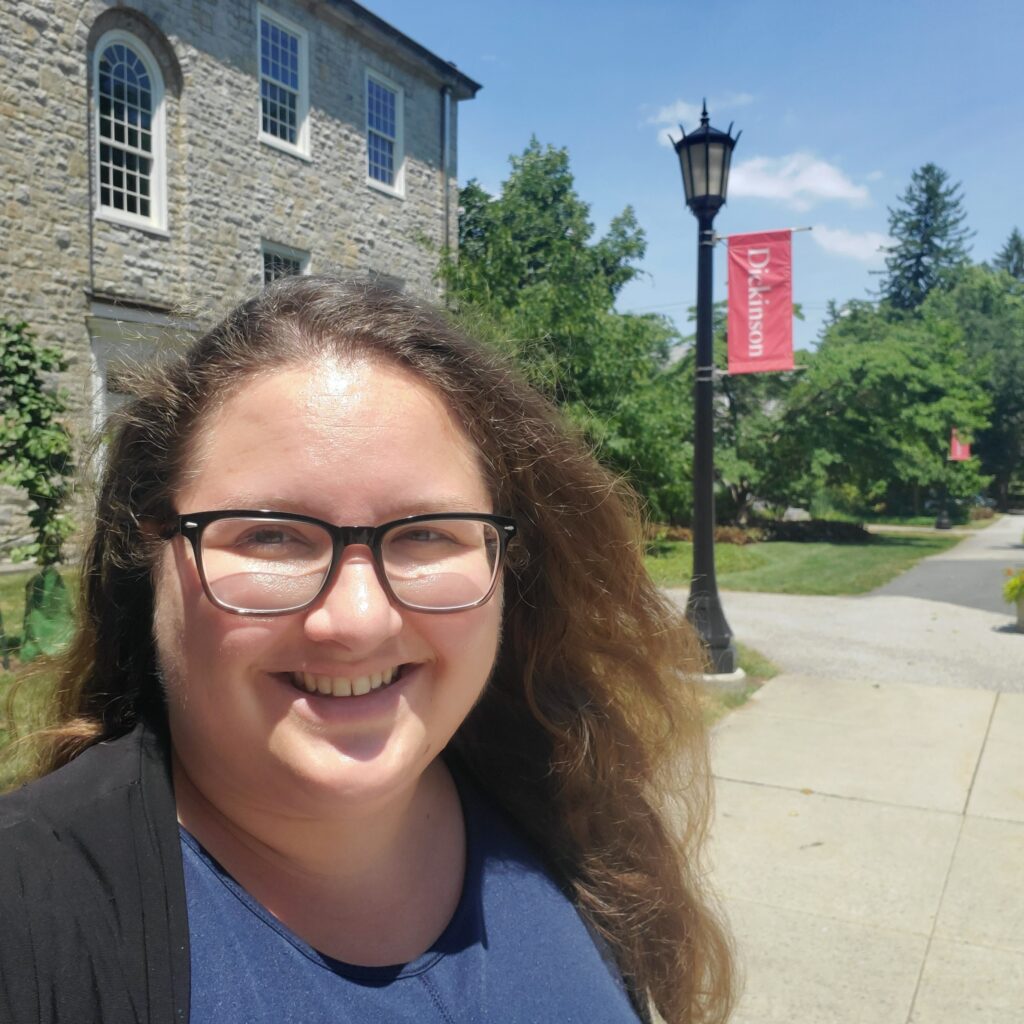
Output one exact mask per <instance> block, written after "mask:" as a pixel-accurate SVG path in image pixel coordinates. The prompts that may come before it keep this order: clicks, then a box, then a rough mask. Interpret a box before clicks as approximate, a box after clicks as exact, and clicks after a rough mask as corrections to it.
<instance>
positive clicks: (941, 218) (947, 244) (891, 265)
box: [882, 163, 972, 311]
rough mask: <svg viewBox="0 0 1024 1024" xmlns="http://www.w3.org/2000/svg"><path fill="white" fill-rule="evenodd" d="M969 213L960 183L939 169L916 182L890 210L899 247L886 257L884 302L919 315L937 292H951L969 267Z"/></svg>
mask: <svg viewBox="0 0 1024 1024" xmlns="http://www.w3.org/2000/svg"><path fill="white" fill-rule="evenodd" d="M966 220H967V214H966V212H965V210H964V205H963V195H962V193H961V191H960V185H959V183H956V184H951V183H950V181H949V175H948V174H947V173H946V172H945V171H944V170H942V168H940V167H937V166H936V165H935V164H931V163H929V164H925V165H924V166H923V167H920V168H918V169H917V170H916V171H914V173H913V174H912V175H911V177H910V184H909V185H908V186H907V188H906V190H905V191H904V193H903V195H902V196H901V197H900V199H899V202H898V205H897V206H896V207H890V208H889V235H890V236H891V237H892V239H893V244H892V245H891V246H890V247H889V249H888V255H887V256H886V258H885V272H884V278H883V282H882V298H883V299H885V300H886V301H887V302H888V303H889V305H890V306H891V307H892V308H893V309H896V310H903V311H912V310H916V309H917V308H918V307H919V306H920V305H921V303H922V302H924V300H925V298H926V296H927V295H928V293H929V292H930V291H931V290H932V289H933V288H936V287H948V286H949V285H950V284H951V283H952V281H953V279H954V278H955V272H956V271H957V270H958V269H959V268H961V267H963V266H964V265H966V263H967V262H968V247H967V242H968V240H969V239H970V238H971V235H972V233H971V232H970V231H968V230H967V228H966V227H965V226H964V224H965V221H966Z"/></svg>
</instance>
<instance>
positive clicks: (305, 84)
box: [256, 4, 312, 160]
mask: <svg viewBox="0 0 1024 1024" xmlns="http://www.w3.org/2000/svg"><path fill="white" fill-rule="evenodd" d="M265 21H266V22H270V23H272V24H274V25H276V26H277V27H278V28H280V29H283V30H284V31H285V32H288V33H290V34H291V35H293V36H295V37H296V38H297V39H298V41H299V93H298V100H297V102H296V106H295V120H296V125H295V127H296V140H297V141H296V142H295V143H294V144H293V143H291V142H287V141H285V140H284V139H280V138H278V137H277V136H276V135H271V134H270V133H269V132H265V131H264V130H263V49H262V39H263V22H265ZM256 127H257V132H258V138H259V141H260V142H262V143H265V144H266V145H268V146H272V147H273V148H274V149H280V150H282V151H283V152H285V153H290V154H291V155H292V156H297V157H299V158H301V159H302V160H311V159H312V158H311V156H310V149H309V33H308V32H307V31H306V30H305V29H304V28H303V27H302V26H301V25H296V24H295V22H294V21H291V20H290V19H288V18H286V17H284V16H283V15H281V14H278V13H277V11H272V10H270V8H268V7H264V6H263V4H257V5H256Z"/></svg>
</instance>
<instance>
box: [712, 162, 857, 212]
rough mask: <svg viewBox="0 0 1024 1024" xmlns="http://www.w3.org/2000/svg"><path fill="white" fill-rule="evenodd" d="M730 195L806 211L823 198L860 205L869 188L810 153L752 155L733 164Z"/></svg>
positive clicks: (730, 175)
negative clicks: (774, 202)
mask: <svg viewBox="0 0 1024 1024" xmlns="http://www.w3.org/2000/svg"><path fill="white" fill-rule="evenodd" d="M729 195H730V197H736V196H744V197H746V198H751V199H777V200H779V201H780V202H784V203H786V204H787V205H788V206H791V207H792V208H793V209H794V210H808V209H810V208H811V207H812V206H814V205H815V203H818V202H821V201H823V200H830V199H839V200H843V201H844V202H847V203H853V204H855V205H860V204H863V203H866V202H868V199H869V195H868V190H867V189H866V188H865V187H864V186H863V185H857V184H854V182H852V181H851V180H850V179H849V178H848V177H847V176H846V175H845V174H844V173H843V172H842V171H841V170H840V169H839V168H838V167H836V166H834V165H833V164H830V163H827V162H826V161H824V160H819V159H818V158H817V157H815V156H813V155H812V154H810V153H790V154H789V155H788V156H780V157H768V156H755V157H754V158H753V159H752V160H744V161H743V162H742V163H739V164H736V165H735V166H734V167H733V168H732V171H731V172H730V174H729Z"/></svg>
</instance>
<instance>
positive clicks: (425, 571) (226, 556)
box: [200, 517, 501, 612]
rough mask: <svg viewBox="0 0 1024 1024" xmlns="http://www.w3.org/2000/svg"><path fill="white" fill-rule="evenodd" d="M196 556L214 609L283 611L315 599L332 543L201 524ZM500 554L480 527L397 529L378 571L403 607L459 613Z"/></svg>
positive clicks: (262, 528) (323, 536) (261, 523)
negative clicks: (215, 601)
mask: <svg viewBox="0 0 1024 1024" xmlns="http://www.w3.org/2000/svg"><path fill="white" fill-rule="evenodd" d="M200 550H201V558H202V565H203V574H204V576H205V578H206V585H207V588H208V589H209V591H210V594H211V596H213V597H214V598H215V599H216V600H217V601H218V602H219V603H220V604H223V605H226V606H227V607H230V608H234V609H236V610H239V611H253V612H268V611H286V610H289V609H298V608H301V607H303V606H304V605H306V604H309V603H310V602H311V601H313V600H314V598H315V597H316V595H317V594H318V593H319V591H320V588H321V587H322V586H323V583H324V579H325V577H326V575H327V573H328V572H329V571H330V568H331V558H332V552H333V542H332V539H331V535H330V534H329V533H328V532H327V530H325V529H324V528H323V527H321V526H317V525H316V524H315V523H303V522H291V521H286V520H275V519H261V518H257V517H238V518H232V519H217V520H214V521H213V522H211V523H209V524H207V526H206V527H205V529H204V530H203V533H202V542H201V544H200ZM500 550H501V545H500V538H499V535H498V530H497V528H496V527H495V526H494V525H493V524H492V523H488V522H484V521H482V520H477V519H432V520H428V521H420V522H415V523H408V524H402V523H397V524H396V525H395V526H393V527H391V529H389V530H388V531H387V533H385V534H384V536H383V538H382V539H381V562H382V566H381V567H382V569H383V571H384V575H385V577H386V578H387V581H388V584H389V585H390V587H391V589H392V591H393V593H394V595H395V597H396V598H397V599H398V600H399V601H400V602H401V603H402V604H403V605H406V606H408V607H410V608H424V609H429V610H432V611H437V610H446V609H456V608H464V607H467V606H469V605H473V604H476V603H477V602H478V601H480V600H482V599H483V598H484V597H485V596H486V595H487V594H488V592H489V591H490V589H491V586H492V585H493V583H494V577H495V573H496V571H497V560H498V553H499V551H500Z"/></svg>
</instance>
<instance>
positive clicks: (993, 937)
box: [678, 517, 1024, 1024]
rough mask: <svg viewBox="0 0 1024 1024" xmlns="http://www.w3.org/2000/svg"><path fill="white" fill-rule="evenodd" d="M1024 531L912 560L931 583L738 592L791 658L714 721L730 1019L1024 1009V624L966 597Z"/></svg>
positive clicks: (1022, 522) (942, 1018)
mask: <svg viewBox="0 0 1024 1024" xmlns="http://www.w3.org/2000/svg"><path fill="white" fill-rule="evenodd" d="M1022 529H1024V517H1012V518H1011V517H1007V518H1005V519H1003V520H1002V521H1001V522H999V523H996V524H994V525H993V526H992V527H989V528H988V529H986V530H984V531H982V532H981V533H979V534H978V535H977V538H975V537H972V538H971V539H970V540H968V541H965V542H964V543H963V544H961V545H959V546H958V547H957V548H956V549H954V550H953V551H952V552H949V553H947V554H945V555H942V556H936V557H935V558H934V559H931V560H929V562H930V563H934V562H938V563H939V567H938V568H935V567H934V565H931V564H929V565H927V566H922V567H921V568H920V569H918V570H911V571H910V572H909V573H907V574H905V577H903V578H901V581H902V583H901V585H902V586H903V587H904V588H906V590H907V591H913V590H914V588H916V587H918V586H919V583H920V586H921V587H922V590H919V591H917V592H916V593H913V592H910V593H890V592H888V591H889V590H890V588H891V586H892V585H890V586H889V587H886V588H883V590H882V591H881V592H878V593H876V594H873V595H867V596H865V597H858V598H809V597H786V596H781V595H768V594H740V593H736V592H730V593H725V594H723V603H724V605H725V610H726V615H727V617H728V619H729V621H730V623H731V625H732V627H733V629H734V631H735V632H736V634H737V636H738V638H739V639H741V640H743V641H744V642H746V643H749V644H750V645H752V646H753V647H756V648H758V649H759V650H761V651H763V652H764V653H765V654H767V655H768V656H769V657H771V658H772V660H773V661H775V662H776V663H777V664H778V665H780V667H782V668H783V670H784V671H783V673H782V674H781V675H780V676H778V677H776V678H775V679H773V680H772V681H771V682H769V683H768V684H766V685H765V686H764V687H762V688H761V690H760V691H759V692H758V693H757V694H755V695H754V697H753V698H752V699H751V700H750V701H749V702H748V703H747V704H746V705H745V706H744V707H742V708H740V709H738V710H737V711H735V712H734V713H733V714H731V715H729V716H727V717H726V718H725V719H724V720H723V721H722V722H721V723H720V724H719V726H718V727H717V728H716V730H715V734H714V737H713V765H714V771H715V776H716V788H717V798H718V804H717V817H716V824H715V832H714V846H713V850H712V857H713V870H714V878H715V881H716V884H717V886H718V888H719V891H720V892H721V894H722V897H723V901H724V904H725V908H726V911H727V913H728V915H729V917H730V920H731V922H732V926H733V929H734V932H735V935H736V939H737V944H738V948H739V955H740V961H741V964H742V967H743V970H744V972H745V974H746V988H745V992H744V995H743V997H742V999H741V1002H740V1005H739V1008H738V1010H737V1013H736V1015H735V1016H734V1018H733V1024H1024V635H1022V634H1019V633H1011V632H1009V631H1008V629H1007V627H1008V625H1009V624H1010V622H1011V621H1012V620H1011V618H1010V615H1009V612H1008V610H1007V608H1006V607H1005V606H1003V607H1001V608H1000V609H999V610H992V609H990V608H985V607H975V606H974V605H973V604H969V603H967V602H966V601H965V600H961V598H962V596H963V593H964V592H966V590H967V589H969V588H968V587H967V584H966V582H965V581H966V580H968V579H975V574H976V573H984V572H985V571H986V569H985V568H984V566H986V565H987V567H988V568H989V569H995V568H998V574H997V575H996V576H995V577H994V579H995V580H996V582H998V579H999V576H1001V571H1002V565H1003V564H1004V561H1005V562H1006V564H1013V563H1014V562H1015V561H1016V562H1017V563H1018V564H1024V547H1018V548H1014V547H1012V546H1011V545H1012V544H1013V542H1015V541H1018V542H1019V541H1020V534H1021V530H1022ZM965 567H967V568H965ZM958 569H960V570H963V572H961V573H958V572H957V570H958ZM971 586H973V584H971ZM678 596H680V597H683V596H685V595H682V594H680V595H678ZM972 600H973V599H972Z"/></svg>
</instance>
